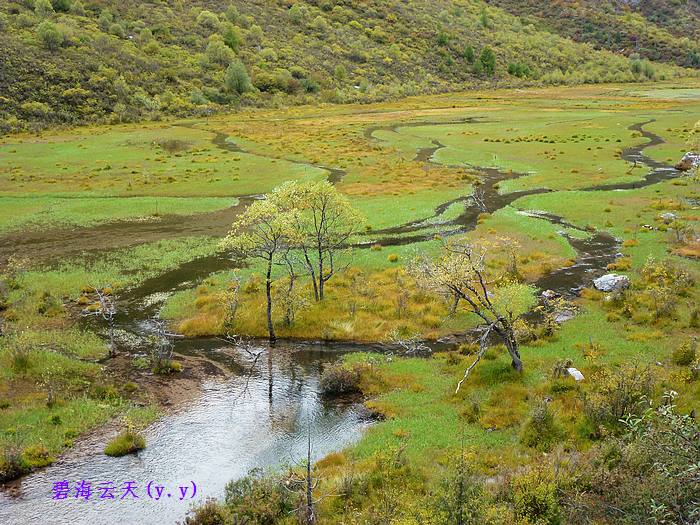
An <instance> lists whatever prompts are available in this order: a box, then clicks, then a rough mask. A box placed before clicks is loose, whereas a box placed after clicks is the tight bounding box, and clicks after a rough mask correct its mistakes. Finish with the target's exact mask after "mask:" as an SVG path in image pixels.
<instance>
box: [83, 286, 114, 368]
mask: <svg viewBox="0 0 700 525" xmlns="http://www.w3.org/2000/svg"><path fill="white" fill-rule="evenodd" d="M91 288H92V289H93V290H94V291H95V295H96V296H97V302H98V304H99V305H100V306H99V309H97V310H95V311H92V310H88V309H86V310H83V315H95V316H100V317H102V319H103V320H104V321H105V322H106V323H107V333H108V336H109V354H108V355H109V357H115V356H116V355H117V345H116V340H115V337H114V328H115V317H116V315H117V307H116V305H115V303H114V301H113V299H112V297H111V296H110V295H109V294H108V293H107V292H105V290H106V288H98V287H97V286H92V287H91Z"/></svg>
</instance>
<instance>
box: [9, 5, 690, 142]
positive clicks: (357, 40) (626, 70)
mask: <svg viewBox="0 0 700 525" xmlns="http://www.w3.org/2000/svg"><path fill="white" fill-rule="evenodd" d="M661 3H663V4H664V5H666V4H671V5H672V6H674V8H673V9H664V10H658V9H654V8H653V7H650V6H649V5H650V2H642V3H640V4H639V6H637V7H636V8H635V9H634V10H633V11H630V12H627V11H626V10H623V9H621V8H618V7H616V8H612V7H611V8H610V9H604V8H602V7H599V6H598V7H595V6H596V5H597V4H606V5H607V4H609V2H602V3H600V2H580V6H579V7H575V6H576V5H578V4H572V5H570V6H569V7H566V9H565V10H564V11H562V9H564V6H563V4H567V5H568V2H564V3H563V4H562V3H561V2H534V1H529V0H496V2H495V3H491V4H489V3H487V2H483V1H480V0H453V1H447V0H437V1H428V0H413V1H403V0H388V1H387V0H381V1H380V0H364V1H350V0H311V1H296V2H294V1H291V0H276V1H274V0H248V1H245V2H244V1H240V0H236V1H230V0H195V1H188V2H184V1H182V0H176V1H165V0H154V1H150V2H142V1H136V0H14V1H9V0H6V1H3V2H2V3H0V50H1V52H0V133H7V132H12V131H17V130H22V129H36V128H41V127H46V126H52V125H61V124H79V123H87V122H105V121H107V122H128V121H135V120H140V119H146V118H158V117H159V116H162V115H178V116H183V115H192V114H198V115H203V114H209V113H212V112H215V111H220V110H222V109H227V108H231V107H235V106H238V105H267V106H276V105H281V104H299V103H306V102H364V101H376V100H383V99H390V98H397V97H400V96H406V95H411V94H418V93H434V92H444V91H447V90H458V89H465V88H468V87H471V86H473V85H477V84H479V85H484V84H491V83H493V84H495V85H512V84H516V83H519V84H522V83H530V82H538V83H543V84H548V83H551V84H558V83H582V82H609V81H635V80H648V79H659V78H670V77H674V76H680V75H687V74H692V73H695V72H696V71H693V70H688V69H681V68H680V67H679V66H686V67H695V68H697V66H698V60H697V57H698V43H697V38H696V36H697V32H698V27H697V12H696V10H693V9H691V8H690V7H686V8H684V7H683V6H684V5H685V4H684V3H682V2H661ZM540 6H544V8H542V9H540ZM645 6H646V7H645ZM645 9H648V10H649V13H647V12H646V11H645ZM562 12H563V13H564V14H565V15H566V16H563V17H562V16H561V13H562ZM580 13H585V14H586V16H587V17H588V18H587V19H586V20H589V21H590V24H589V25H587V24H581V23H580V21H579V18H577V17H578V16H579V14H580ZM581 16H583V15H581ZM693 17H694V18H693ZM657 24H658V25H657ZM682 24H685V25H682ZM683 27H687V28H688V29H683ZM676 30H678V31H676ZM635 31H637V32H636V33H635ZM557 32H561V35H565V36H561V35H560V34H557ZM679 33H680V34H679ZM683 33H687V34H686V36H681V35H682V34H683ZM633 35H638V36H639V38H638V39H637V40H636V42H637V43H638V45H637V46H636V47H634V46H631V45H629V44H628V43H627V41H628V40H630V39H632V37H633ZM647 36H648V37H649V38H647ZM569 37H570V38H569ZM606 38H613V40H614V41H613V42H608V41H606ZM652 38H653V42H652V40H651V39H652ZM589 40H590V42H592V44H591V43H586V42H588V41H589ZM594 45H595V46H596V47H599V48H607V49H594ZM608 49H610V50H612V51H615V52H616V53H617V54H616V53H613V52H610V51H609V50H608ZM647 59H653V60H657V61H666V62H669V63H673V65H670V64H664V63H661V62H655V63H652V62H649V61H648V60H647Z"/></svg>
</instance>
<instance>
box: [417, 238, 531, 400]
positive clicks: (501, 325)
mask: <svg viewBox="0 0 700 525" xmlns="http://www.w3.org/2000/svg"><path fill="white" fill-rule="evenodd" d="M443 246H444V253H443V255H442V256H441V257H439V258H438V259H436V260H430V259H427V258H422V259H419V260H418V261H416V262H415V263H414V265H413V266H412V273H413V275H414V276H415V277H416V279H417V280H418V282H419V283H420V284H421V285H422V286H424V287H426V288H428V289H432V290H433V291H435V292H437V293H445V292H448V293H450V294H453V295H454V297H456V298H459V300H460V301H463V302H464V303H466V305H467V309H468V310H469V311H470V312H471V313H473V314H475V315H476V316H477V317H479V318H480V319H481V321H482V323H481V326H480V327H479V329H480V331H481V335H480V337H479V346H480V349H479V352H478V353H477V356H476V359H475V360H474V362H473V363H472V364H471V365H470V366H469V367H468V368H467V370H466V371H465V373H464V377H463V378H462V380H461V381H460V382H459V384H458V385H457V391H459V389H460V387H461V386H462V383H463V382H464V381H465V380H466V379H467V376H468V375H469V373H470V372H471V371H472V369H473V368H474V367H475V366H476V365H477V363H478V362H479V361H480V360H481V358H482V357H483V355H484V353H485V352H486V349H487V348H488V342H489V339H490V337H491V336H492V335H495V336H497V337H498V338H499V339H500V340H501V342H502V343H503V344H504V345H505V347H506V349H507V350H508V353H509V354H510V357H511V364H512V366H513V368H514V369H515V370H517V371H518V372H522V370H523V363H522V360H521V358H520V351H519V348H518V341H517V339H516V337H515V331H514V329H513V322H514V320H515V319H516V315H515V313H514V312H513V310H512V309H511V308H510V306H509V305H507V304H506V305H500V304H496V303H495V302H494V300H493V292H492V291H490V290H489V288H494V289H495V282H496V281H497V280H496V279H493V280H489V279H488V277H487V274H486V264H485V260H486V257H487V254H488V251H487V249H486V248H485V247H484V246H477V245H474V244H470V243H459V242H452V243H445V244H444V245H443Z"/></svg>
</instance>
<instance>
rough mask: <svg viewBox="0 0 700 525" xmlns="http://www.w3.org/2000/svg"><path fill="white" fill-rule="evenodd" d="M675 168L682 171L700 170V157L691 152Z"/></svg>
mask: <svg viewBox="0 0 700 525" xmlns="http://www.w3.org/2000/svg"><path fill="white" fill-rule="evenodd" d="M675 168H676V169H677V170H680V171H689V170H692V169H693V168H700V155H698V154H697V153H694V152H692V151H689V152H688V153H686V154H685V155H683V158H682V159H681V161H680V162H679V163H678V164H676V166H675Z"/></svg>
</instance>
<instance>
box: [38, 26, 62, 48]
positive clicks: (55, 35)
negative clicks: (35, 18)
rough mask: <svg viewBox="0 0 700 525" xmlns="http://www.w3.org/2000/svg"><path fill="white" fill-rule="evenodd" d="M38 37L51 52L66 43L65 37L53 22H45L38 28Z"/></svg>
mask: <svg viewBox="0 0 700 525" xmlns="http://www.w3.org/2000/svg"><path fill="white" fill-rule="evenodd" d="M36 35H37V37H38V38H39V41H40V42H41V44H42V45H43V46H44V47H45V48H46V49H49V50H51V51H54V50H56V49H58V48H59V47H61V46H62V45H63V43H64V41H65V35H64V34H63V32H62V31H61V30H60V29H59V28H58V26H57V25H56V24H54V23H53V22H49V21H48V20H45V21H43V22H42V23H41V24H39V25H38V26H37V28H36Z"/></svg>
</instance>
